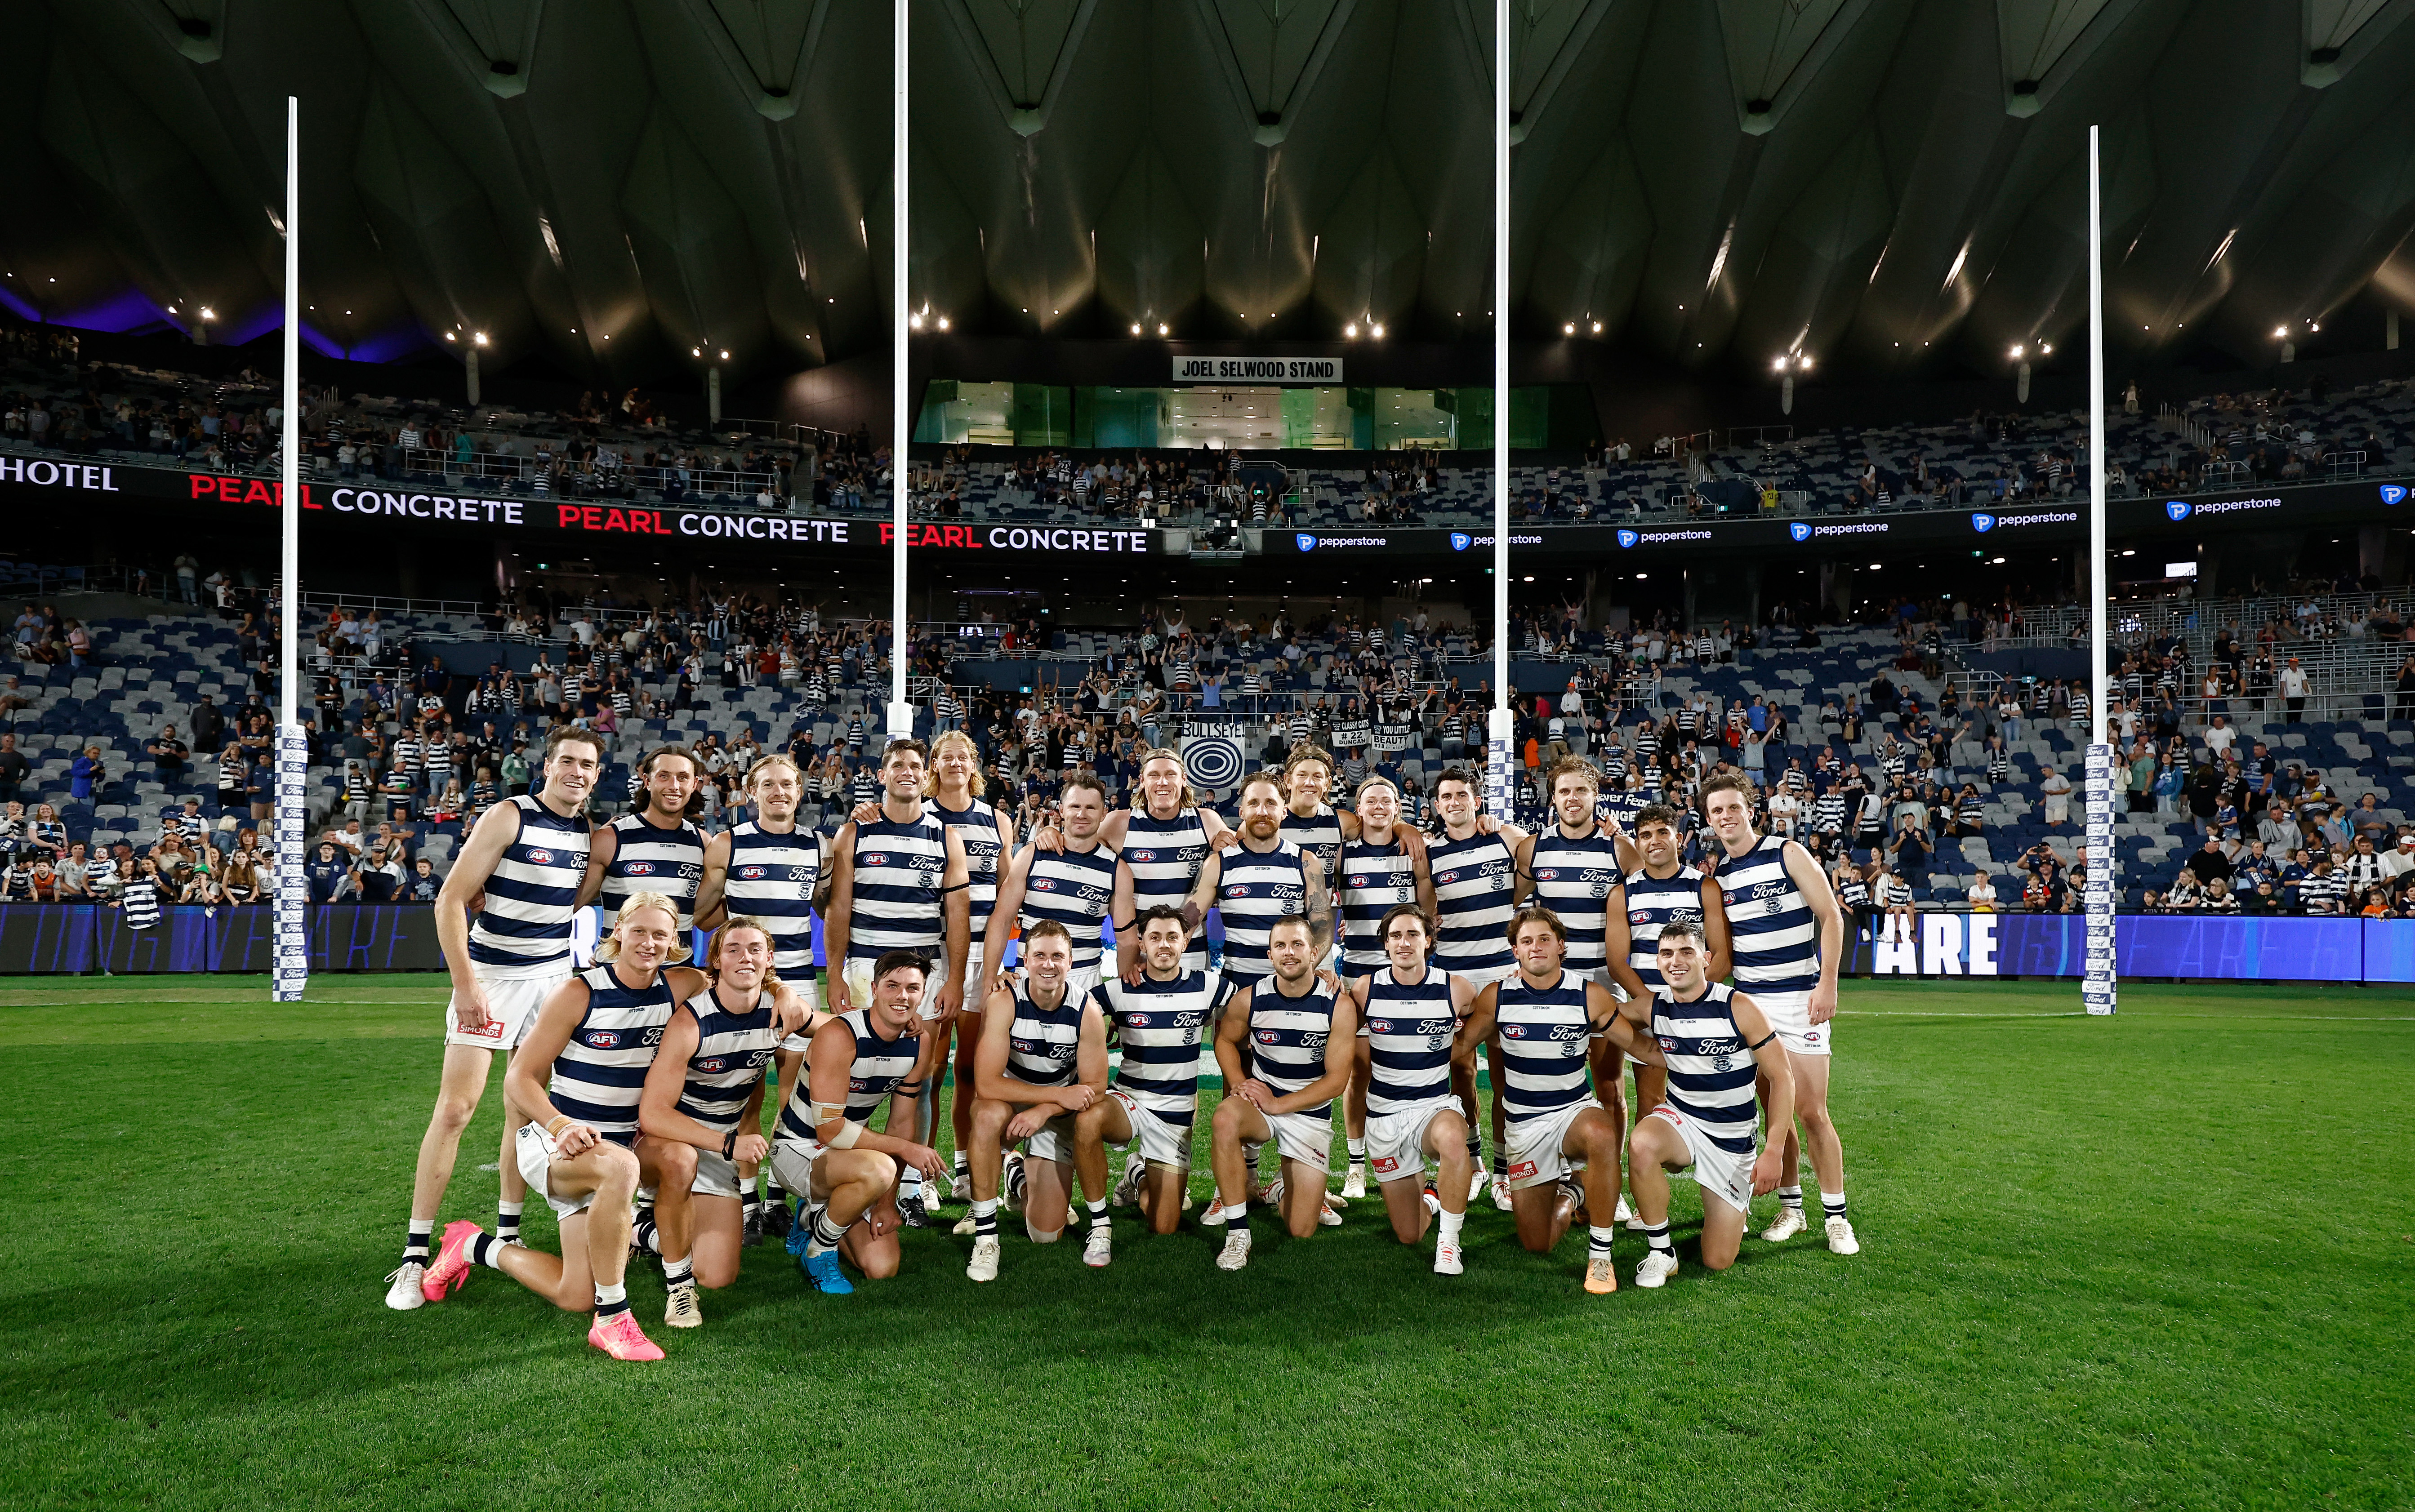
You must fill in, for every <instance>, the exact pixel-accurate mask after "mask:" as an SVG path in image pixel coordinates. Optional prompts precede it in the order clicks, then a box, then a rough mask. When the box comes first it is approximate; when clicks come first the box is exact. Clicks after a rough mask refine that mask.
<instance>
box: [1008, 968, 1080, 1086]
mask: <svg viewBox="0 0 2415 1512" xmlns="http://www.w3.org/2000/svg"><path fill="white" fill-rule="evenodd" d="M1081 1046H1082V1000H1081V999H1080V998H1078V997H1076V996H1073V995H1072V993H1070V992H1069V993H1067V994H1066V995H1065V996H1064V997H1063V999H1062V1000H1060V1001H1059V1002H1058V1003H1057V1006H1056V1007H1055V1008H1043V1007H1042V1006H1041V1005H1040V1004H1038V1003H1035V1002H1033V1001H1032V1000H1031V981H1030V979H1029V978H1027V977H1019V978H1017V979H1016V980H1015V983H1014V1022H1013V1023H1012V1025H1009V1026H1008V1030H1007V1040H1006V1074H1008V1075H1009V1076H1012V1077H1013V1078H1014V1079H1015V1080H1016V1081H1018V1082H1021V1083H1023V1084H1024V1085H1026V1086H1071V1085H1073V1076H1074V1070H1075V1068H1074V1055H1075V1054H1076V1053H1077V1052H1078V1051H1079V1050H1080V1049H1081Z"/></svg>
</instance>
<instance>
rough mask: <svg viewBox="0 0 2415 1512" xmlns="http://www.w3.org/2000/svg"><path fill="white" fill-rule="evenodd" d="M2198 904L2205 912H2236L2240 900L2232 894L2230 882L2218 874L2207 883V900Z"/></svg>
mask: <svg viewBox="0 0 2415 1512" xmlns="http://www.w3.org/2000/svg"><path fill="white" fill-rule="evenodd" d="M2198 908H2199V909H2200V910H2201V911H2202V912H2205V913H2210V914H2235V913H2237V912H2238V911H2239V900H2238V899H2237V898H2236V897H2233V896H2232V895H2231V891H2230V884H2229V883H2228V882H2227V881H2225V880H2224V879H2223V878H2221V877H2218V876H2217V877H2215V878H2214V879H2213V881H2211V882H2208V883H2207V884H2206V885H2205V901H2204V902H2202V903H2200V904H2199V905H2198Z"/></svg>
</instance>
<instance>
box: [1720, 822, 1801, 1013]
mask: <svg viewBox="0 0 2415 1512" xmlns="http://www.w3.org/2000/svg"><path fill="white" fill-rule="evenodd" d="M1788 844H1789V842H1787V841H1785V840H1783V839H1781V838H1779V837H1778V836H1777V835H1763V836H1762V837H1761V839H1760V840H1758V841H1756V842H1755V843H1754V845H1753V847H1752V849H1750V850H1748V851H1747V852H1745V854H1744V855H1742V856H1741V857H1737V856H1722V857H1721V858H1720V860H1719V868H1718V885H1719V901H1720V902H1721V903H1723V904H1725V905H1726V906H1727V916H1728V942H1729V948H1730V950H1731V951H1732V952H1733V956H1734V960H1735V984H1736V985H1737V986H1738V987H1740V988H1742V989H1744V991H1745V992H1746V993H1747V994H1748V995H1749V996H1759V995H1761V994H1763V993H1808V992H1809V991H1810V990H1811V989H1812V988H1814V987H1817V986H1819V985H1820V924H1819V921H1817V920H1815V919H1813V918H1812V917H1811V906H1810V904H1809V903H1808V902H1807V901H1805V899H1804V896H1803V890H1802V889H1800V888H1798V887H1796V886H1795V885H1794V879H1793V877H1792V876H1788V875H1787V872H1786V846H1787V845H1788Z"/></svg>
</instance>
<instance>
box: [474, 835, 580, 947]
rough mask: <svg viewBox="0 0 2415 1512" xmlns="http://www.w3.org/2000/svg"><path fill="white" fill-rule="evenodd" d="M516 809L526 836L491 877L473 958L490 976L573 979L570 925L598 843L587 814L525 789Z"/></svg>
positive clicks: (510, 849)
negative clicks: (567, 812) (550, 804)
mask: <svg viewBox="0 0 2415 1512" xmlns="http://www.w3.org/2000/svg"><path fill="white" fill-rule="evenodd" d="M512 806H513V807H514V808H517V809H518V810H519V811H520V830H519V833H518V834H517V835H514V836H513V837H512V843H511V844H510V845H508V846H504V847H503V855H502V856H500V857H498V858H496V861H495V869H494V872H493V873H492V874H491V875H490V876H488V878H487V885H486V888H485V889H484V891H485V893H486V903H485V905H484V906H482V907H481V908H480V909H479V910H478V917H477V918H476V919H474V920H473V921H471V923H470V961H471V963H472V965H473V966H475V967H476V968H477V973H478V975H479V976H480V977H482V978H486V979H488V980H490V981H508V980H511V979H515V978H522V977H552V976H567V975H569V968H570V924H571V920H572V919H573V918H574V917H575V916H576V915H577V912H578V889H579V885H580V884H581V883H583V882H584V881H586V879H587V852H588V847H589V846H590V845H591V844H592V836H591V834H590V833H589V831H588V825H587V819H586V816H584V815H577V814H574V815H572V816H570V817H568V818H564V817H562V816H561V815H559V814H556V813H555V812H553V810H551V809H549V808H547V807H546V806H545V802H544V801H543V800H541V799H536V798H532V797H530V796H529V795H527V794H526V793H522V794H521V795H519V796H518V797H517V798H515V799H513V800H512Z"/></svg>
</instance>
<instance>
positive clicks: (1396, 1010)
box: [1366, 964, 1459, 1118]
mask: <svg viewBox="0 0 2415 1512" xmlns="http://www.w3.org/2000/svg"><path fill="white" fill-rule="evenodd" d="M1366 1028H1367V1115H1368V1116H1369V1117H1371V1118H1372V1117H1382V1116H1384V1115H1388V1114H1395V1113H1408V1112H1410V1111H1412V1110H1413V1109H1417V1108H1422V1107H1426V1106H1429V1105H1431V1104H1433V1103H1434V1102H1436V1101H1450V1100H1451V1094H1450V1046H1451V1041H1452V1040H1454V1039H1456V1038H1457V1037H1458V1034H1459V1015H1458V1013H1457V1012H1456V1011H1455V1010H1453V1009H1452V1008H1451V1006H1450V973H1448V972H1447V971H1443V970H1440V969H1438V968H1437V967H1435V966H1432V965H1431V964H1430V965H1428V966H1427V967H1426V976H1425V980H1424V981H1420V982H1418V983H1416V984H1414V985H1411V984H1408V983H1404V982H1401V981H1395V980H1394V978H1393V976H1392V968H1391V967H1390V966H1386V967H1384V969H1382V970H1381V971H1378V972H1376V973H1375V974H1374V975H1373V977H1371V978H1370V979H1368V982H1367V1024H1366ZM1451 1105H1452V1106H1454V1107H1456V1106H1458V1104H1457V1103H1456V1102H1455V1101H1452V1102H1451Z"/></svg>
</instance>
